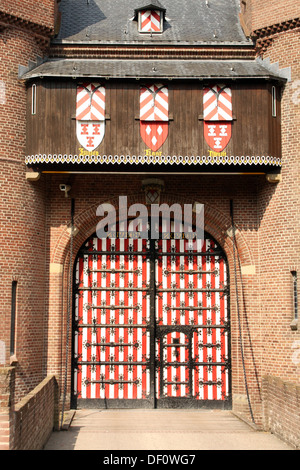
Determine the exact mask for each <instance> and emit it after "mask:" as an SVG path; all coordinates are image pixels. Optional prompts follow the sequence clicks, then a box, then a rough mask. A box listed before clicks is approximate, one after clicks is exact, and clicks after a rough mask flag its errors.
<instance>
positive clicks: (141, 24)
mask: <svg viewBox="0 0 300 470" xmlns="http://www.w3.org/2000/svg"><path fill="white" fill-rule="evenodd" d="M165 14H166V9H165V8H164V7H163V6H162V5H161V3H160V2H159V0H153V1H152V2H151V3H148V4H147V5H144V6H141V7H140V8H137V9H136V10H135V12H134V18H133V20H135V21H137V22H138V31H139V32H140V33H145V34H153V33H162V32H163V30H164V19H165Z"/></svg>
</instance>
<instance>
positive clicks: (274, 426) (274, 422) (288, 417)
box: [262, 376, 300, 449]
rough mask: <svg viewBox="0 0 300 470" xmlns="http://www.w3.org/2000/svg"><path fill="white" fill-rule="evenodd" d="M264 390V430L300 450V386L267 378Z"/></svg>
mask: <svg viewBox="0 0 300 470" xmlns="http://www.w3.org/2000/svg"><path fill="white" fill-rule="evenodd" d="M262 388H263V397H264V430H265V431H267V432H272V433H273V434H275V435H277V436H278V437H280V438H281V439H283V440H284V441H286V442H288V443H289V444H292V445H293V446H295V448H298V449H300V407H299V402H300V385H298V386H297V385H294V384H290V383H288V382H284V381H283V380H280V379H278V378H276V377H272V376H267V377H263V380H262Z"/></svg>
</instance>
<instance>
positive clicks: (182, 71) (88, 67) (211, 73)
mask: <svg viewBox="0 0 300 470" xmlns="http://www.w3.org/2000/svg"><path fill="white" fill-rule="evenodd" d="M36 77H52V78H89V77H91V78H94V77H99V78H123V79H124V78H128V79H129V78H137V79H143V78H144V79H147V78H156V79H168V78H172V79H195V78H196V79H210V78H212V79H214V78H220V79H246V78H250V79H269V78H274V79H275V78H276V79H279V76H278V75H277V74H275V73H273V72H272V71H271V70H268V69H267V68H265V67H264V66H263V64H262V63H261V61H259V60H235V61H234V60H232V61H229V60H226V61H218V60H175V59H171V60H159V61H154V60H142V59H139V60H127V59H126V60H125V59H124V60H121V59H118V60H116V59H115V60H110V59H105V60H101V59H52V60H48V61H46V62H44V63H43V64H41V65H39V66H37V67H36V68H34V69H33V70H31V71H28V72H26V73H25V74H23V75H22V79H25V80H26V79H30V78H36Z"/></svg>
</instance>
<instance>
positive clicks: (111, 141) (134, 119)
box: [27, 80, 281, 157]
mask: <svg viewBox="0 0 300 470" xmlns="http://www.w3.org/2000/svg"><path fill="white" fill-rule="evenodd" d="M102 84H103V85H104V86H105V87H106V116H107V119H106V123H105V136H104V139H103V141H102V143H101V144H100V145H99V147H98V148H97V149H96V150H95V151H94V152H93V153H94V154H96V155H113V156H114V155H125V156H126V155H145V154H146V153H147V152H148V154H149V153H151V151H150V150H149V149H147V147H146V145H145V143H144V142H143V140H142V138H141V136H140V121H139V88H140V85H141V83H140V82H137V81H124V82H121V81H114V80H106V81H104V82H103V83H102ZM166 84H167V85H168V88H169V112H170V121H169V134H168V138H167V140H166V142H165V143H164V144H163V145H162V147H161V148H160V149H159V152H161V153H162V155H170V156H174V155H177V156H181V155H182V156H197V155H199V156H204V155H206V156H208V155H210V154H211V152H212V149H210V148H209V146H208V144H207V143H206V141H205V139H204V130H203V129H204V125H203V120H201V118H200V119H199V116H202V115H203V103H202V100H203V85H202V84H200V82H196V81H195V82H185V83H184V82H174V81H170V82H168V83H166ZM76 86H77V83H76V82H75V81H70V80H65V81H63V80H62V81H59V80H57V81H45V80H41V81H39V82H37V114H36V115H35V116H32V115H31V88H30V87H29V89H28V99H27V103H28V105H27V106H28V111H27V116H28V119H27V123H28V129H27V155H37V154H42V155H44V154H46V155H59V154H61V155H80V154H81V153H82V152H83V153H85V154H86V153H87V152H86V151H85V150H84V149H82V147H81V145H80V143H79V142H78V140H77V137H76V121H75V111H76ZM231 87H232V102H233V116H234V120H233V121H232V138H231V140H230V142H229V143H228V145H227V147H226V149H225V153H226V154H227V155H229V156H231V155H232V156H248V155H249V156H252V155H255V156H268V155H272V156H274V157H280V154H281V152H280V100H278V101H277V117H276V118H272V112H271V96H270V93H271V92H270V89H271V86H270V84H267V83H266V84H265V83H263V82H262V83H261V84H253V82H252V83H251V82H250V83H243V84H240V83H234V84H232V85H231ZM278 90H279V89H278ZM278 95H279V93H278Z"/></svg>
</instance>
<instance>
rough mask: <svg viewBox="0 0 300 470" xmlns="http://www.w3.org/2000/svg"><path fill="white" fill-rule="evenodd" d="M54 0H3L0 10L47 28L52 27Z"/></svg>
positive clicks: (54, 8)
mask: <svg viewBox="0 0 300 470" xmlns="http://www.w3.org/2000/svg"><path fill="white" fill-rule="evenodd" d="M55 10H56V0H39V1H37V0H5V1H4V2H1V5H0V11H3V12H4V13H6V14H8V15H13V16H16V17H18V18H22V19H23V20H27V21H30V22H33V23H37V24H39V25H43V26H46V27H48V28H51V29H53V28H54V13H55Z"/></svg>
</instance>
